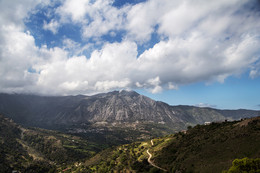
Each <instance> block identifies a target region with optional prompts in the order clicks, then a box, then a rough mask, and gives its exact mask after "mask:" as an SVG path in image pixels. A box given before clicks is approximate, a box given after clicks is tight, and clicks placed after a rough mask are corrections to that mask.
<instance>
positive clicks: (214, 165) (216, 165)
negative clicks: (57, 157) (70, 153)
mask: <svg viewBox="0 0 260 173" xmlns="http://www.w3.org/2000/svg"><path fill="white" fill-rule="evenodd" d="M152 143H153V145H152ZM152 143H151V141H150V140H149V141H145V142H135V143H132V144H127V145H122V146H118V147H115V148H113V149H108V150H105V151H103V152H101V153H99V154H98V155H96V156H95V157H93V158H91V159H90V160H87V161H86V162H85V163H82V166H81V167H75V166H74V167H73V166H70V170H71V171H72V172H73V171H80V170H84V171H87V172H96V171H97V172H111V171H115V172H120V171H123V170H124V171H128V172H129V171H131V172H160V171H161V172H164V171H162V170H159V169H158V168H155V167H153V166H151V165H150V164H149V163H148V162H147V159H148V153H147V150H149V153H151V154H152V155H153V156H152V158H151V161H152V162H153V163H154V164H155V165H157V166H159V167H161V168H163V169H166V170H168V172H205V173H206V172H207V173H210V172H212V173H213V172H214V173H216V172H221V171H223V170H228V168H229V167H231V165H232V161H233V160H235V159H237V158H240V159H242V158H245V157H249V158H260V147H259V146H260V117H257V118H252V119H246V120H243V121H234V122H223V123H212V124H210V125H197V126H195V127H194V128H189V130H187V132H185V133H184V132H179V133H176V134H174V135H169V136H166V137H161V138H155V139H153V140H152Z"/></svg>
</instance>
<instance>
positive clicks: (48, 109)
mask: <svg viewBox="0 0 260 173" xmlns="http://www.w3.org/2000/svg"><path fill="white" fill-rule="evenodd" d="M0 113H2V114H4V115H6V116H8V117H9V118H12V119H13V120H15V121H16V122H18V123H22V124H25V125H30V126H32V125H33V126H44V125H48V126H55V125H71V124H82V123H98V122H102V123H104V122H106V123H135V122H141V123H145V122H148V123H156V124H165V125H166V126H169V127H176V126H179V127H182V128H185V127H186V126H188V125H194V124H203V123H204V122H212V121H223V120H225V119H230V120H233V119H240V118H244V117H253V116H258V115H259V114H260V113H259V111H251V110H235V111H232V110H217V109H212V108H198V107H194V106H170V105H168V104H166V103H163V102H158V101H154V100H152V99H150V98H148V97H146V96H143V95H140V94H138V93H136V92H135V91H125V90H123V91H113V92H109V93H104V94H97V95H94V96H83V95H79V96H63V97H47V96H35V95H20V94H0Z"/></svg>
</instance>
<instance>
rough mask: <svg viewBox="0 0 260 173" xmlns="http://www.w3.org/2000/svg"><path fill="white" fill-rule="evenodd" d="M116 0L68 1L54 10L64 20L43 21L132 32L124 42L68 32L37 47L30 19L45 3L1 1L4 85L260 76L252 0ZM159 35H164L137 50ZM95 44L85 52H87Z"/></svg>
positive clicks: (55, 89) (89, 30)
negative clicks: (116, 3) (117, 0)
mask: <svg viewBox="0 0 260 173" xmlns="http://www.w3.org/2000/svg"><path fill="white" fill-rule="evenodd" d="M112 2H113V1H105V0H97V1H89V0H76V1H74V0H73V1H72V0H66V1H64V2H63V3H62V5H61V6H59V7H58V8H57V9H54V10H55V12H56V13H55V14H56V15H57V14H58V15H59V17H60V19H59V18H57V19H56V18H55V19H51V20H50V22H49V23H47V22H45V24H44V26H43V28H44V29H45V30H50V31H52V32H53V33H54V34H57V33H58V32H59V30H60V28H61V25H63V24H65V23H66V24H68V23H71V24H72V25H74V24H75V25H77V26H80V27H81V31H80V32H82V37H83V39H88V38H92V39H97V40H100V37H101V36H103V35H106V34H110V35H111V36H116V34H117V32H118V31H124V32H126V34H125V36H124V38H123V41H121V42H114V43H107V42H102V45H101V48H98V49H96V48H95V47H93V45H91V44H86V45H81V43H78V42H76V41H73V40H72V39H68V38H66V37H64V38H63V45H62V47H54V48H47V46H42V47H37V46H36V45H35V38H34V37H33V36H32V35H31V34H30V33H29V32H25V30H26V29H25V27H24V23H23V21H24V19H25V18H26V17H27V15H28V13H29V12H30V11H31V10H33V9H34V8H35V7H36V5H37V3H41V2H40V1H37V2H35V1H30V0H27V1H23V3H20V2H18V1H17V2H13V1H1V2H0V9H1V10H2V11H0V24H1V28H0V88H1V89H0V91H1V92H12V91H16V92H36V93H43V94H78V93H83V94H84V93H91V92H97V91H98V92H102V91H108V90H112V89H120V88H135V87H138V88H145V89H148V90H149V91H150V92H152V93H158V92H161V91H162V90H163V89H178V86H179V85H183V84H190V83H194V82H200V81H204V82H212V81H213V82H214V81H219V82H224V81H225V79H226V78H227V77H229V76H232V75H237V74H241V73H244V72H245V71H246V70H248V69H249V70H251V71H250V77H252V78H254V77H258V76H259V69H260V68H259V66H260V65H259V61H260V60H259V59H260V57H259V54H260V40H259V36H260V34H259V30H260V23H259V22H258V19H259V14H258V13H256V12H255V11H250V10H246V9H244V4H245V3H247V1H243V2H242V1H238V0H230V1H225V0H220V1H204V0H199V1H196V2H195V1H190V0H185V1H181V0H176V1H172V0H162V1H158V0H149V1H147V2H144V3H139V4H136V5H133V6H131V5H126V6H124V7H122V8H116V7H113V6H112ZM30 3H32V4H33V5H31V4H30ZM43 6H44V5H43ZM7 7H8V8H7ZM9 7H10V9H9ZM9 10H10V11H9ZM13 11H15V13H13ZM53 14H54V13H53ZM32 15H33V14H32ZM58 19H59V20H58ZM152 34H157V35H158V38H161V40H160V41H159V42H158V43H157V44H155V45H154V46H153V47H151V48H150V49H147V50H145V51H144V52H143V53H142V54H141V55H140V56H138V52H137V51H138V46H140V45H142V44H144V43H148V42H149V40H150V39H151V35H152ZM90 47H91V49H93V52H92V53H91V55H90V56H89V57H86V56H85V55H84V54H82V52H83V50H86V49H89V48H90Z"/></svg>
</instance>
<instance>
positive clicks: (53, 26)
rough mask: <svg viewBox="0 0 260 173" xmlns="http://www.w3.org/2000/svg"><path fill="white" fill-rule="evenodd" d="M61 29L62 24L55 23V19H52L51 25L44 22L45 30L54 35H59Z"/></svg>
mask: <svg viewBox="0 0 260 173" xmlns="http://www.w3.org/2000/svg"><path fill="white" fill-rule="evenodd" d="M59 27H60V24H59V23H58V22H57V21H55V20H54V19H52V20H51V21H50V22H49V23H47V22H46V21H44V24H43V29H44V30H50V31H51V32H52V33H53V34H57V32H58V29H59Z"/></svg>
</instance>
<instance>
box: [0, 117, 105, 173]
mask: <svg viewBox="0 0 260 173" xmlns="http://www.w3.org/2000/svg"><path fill="white" fill-rule="evenodd" d="M0 142H1V147H0V153H1V157H0V160H1V162H0V172H12V170H19V171H21V172H48V171H50V172H55V171H56V169H57V168H62V166H63V165H64V164H71V163H74V162H77V161H81V160H82V159H86V158H90V157H91V156H93V155H94V154H95V153H97V152H98V151H101V150H102V149H103V148H102V147H104V146H102V145H97V144H95V143H93V142H89V141H87V140H85V139H83V138H81V137H78V136H72V135H68V134H64V133H60V132H56V131H50V130H44V129H38V128H24V127H21V126H19V125H17V124H16V123H14V122H13V121H12V120H9V119H7V118H5V117H3V116H2V115H0ZM106 148H107V146H106Z"/></svg>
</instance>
